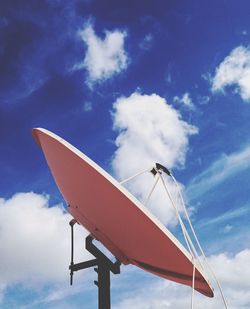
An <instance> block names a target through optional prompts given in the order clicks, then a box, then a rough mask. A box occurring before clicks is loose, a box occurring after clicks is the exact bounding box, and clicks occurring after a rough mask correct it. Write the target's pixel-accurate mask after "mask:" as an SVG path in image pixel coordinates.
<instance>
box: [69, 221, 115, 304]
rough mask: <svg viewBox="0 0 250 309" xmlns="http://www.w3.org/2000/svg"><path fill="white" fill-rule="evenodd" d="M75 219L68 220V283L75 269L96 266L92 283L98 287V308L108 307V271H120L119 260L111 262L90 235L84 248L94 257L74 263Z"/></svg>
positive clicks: (71, 279) (71, 281)
mask: <svg viewBox="0 0 250 309" xmlns="http://www.w3.org/2000/svg"><path fill="white" fill-rule="evenodd" d="M76 222H77V221H76V220H75V219H73V220H71V221H70V223H69V224H70V226H71V262H70V265H69V269H70V285H72V284H73V273H74V272H75V271H78V270H81V269H85V268H89V267H93V266H97V267H95V268H94V270H95V271H96V272H97V274H98V280H95V281H94V283H95V285H96V286H97V287H98V308H99V309H110V308H111V304H110V272H112V273H113V274H119V273H120V265H121V263H120V261H118V260H116V262H115V263H113V262H112V261H111V260H110V259H109V258H107V257H106V255H104V254H103V253H102V252H101V251H100V250H99V249H98V248H97V247H96V246H95V245H94V244H93V240H94V238H93V237H92V235H89V236H87V237H86V243H85V246H86V249H87V250H88V251H89V252H90V253H91V254H92V255H94V256H95V259H93V260H89V261H85V262H82V263H77V264H74V260H73V259H74V224H75V223H76Z"/></svg>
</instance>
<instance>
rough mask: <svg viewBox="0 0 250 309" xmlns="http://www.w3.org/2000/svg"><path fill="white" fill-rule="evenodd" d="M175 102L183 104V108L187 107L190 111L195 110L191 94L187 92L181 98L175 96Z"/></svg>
mask: <svg viewBox="0 0 250 309" xmlns="http://www.w3.org/2000/svg"><path fill="white" fill-rule="evenodd" d="M173 101H174V102H175V103H179V104H182V105H183V106H185V107H186V108H188V109H190V110H194V109H195V106H194V103H193V101H192V99H191V97H190V94H189V93H188V92H185V93H184V94H183V95H182V96H181V97H178V96H175V97H174V98H173Z"/></svg>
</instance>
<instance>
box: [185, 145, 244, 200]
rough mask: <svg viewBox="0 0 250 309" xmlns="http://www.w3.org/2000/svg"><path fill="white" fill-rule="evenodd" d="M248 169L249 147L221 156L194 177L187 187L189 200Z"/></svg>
mask: <svg viewBox="0 0 250 309" xmlns="http://www.w3.org/2000/svg"><path fill="white" fill-rule="evenodd" d="M249 167H250V146H246V147H245V148H243V149H241V150H239V151H238V152H234V153H231V154H229V155H226V154H223V155H222V156H221V157H220V158H218V159H217V160H216V161H215V162H213V163H212V164H211V166H209V167H208V168H207V169H206V170H205V171H203V172H202V173H201V174H200V175H198V176H196V177H194V178H193V179H192V181H191V182H190V183H189V184H188V186H187V193H188V195H189V198H191V199H194V198H197V197H199V196H201V195H202V194H204V193H206V192H207V191H209V190H211V189H212V188H214V187H215V186H217V185H219V184H220V183H222V182H223V181H225V180H226V179H227V178H229V177H232V176H234V175H236V174H237V173H239V172H241V171H243V170H245V169H247V168H249Z"/></svg>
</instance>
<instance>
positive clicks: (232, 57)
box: [212, 46, 250, 101]
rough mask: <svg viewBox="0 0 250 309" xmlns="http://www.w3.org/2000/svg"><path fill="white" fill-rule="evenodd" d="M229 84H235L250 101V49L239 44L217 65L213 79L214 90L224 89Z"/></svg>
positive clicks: (243, 96) (238, 90)
mask: <svg viewBox="0 0 250 309" xmlns="http://www.w3.org/2000/svg"><path fill="white" fill-rule="evenodd" d="M227 86H235V87H236V88H235V89H236V91H237V92H238V93H239V95H240V96H241V98H242V99H243V100H245V101H250V49H249V47H244V46H239V47H237V48H235V49H233V50H232V51H231V53H230V54H229V55H228V56H227V57H226V58H225V59H224V60H223V61H222V62H221V64H220V65H219V66H218V67H217V69H216V72H215V76H214V77H213V79H212V91H213V92H217V91H223V90H224V89H225V88H226V87H227Z"/></svg>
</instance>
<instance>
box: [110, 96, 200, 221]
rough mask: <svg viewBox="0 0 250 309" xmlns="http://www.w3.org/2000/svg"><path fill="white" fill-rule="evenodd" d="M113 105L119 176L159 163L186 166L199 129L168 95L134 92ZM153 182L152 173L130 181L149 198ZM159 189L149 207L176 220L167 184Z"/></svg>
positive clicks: (162, 216)
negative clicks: (192, 138) (184, 117)
mask: <svg viewBox="0 0 250 309" xmlns="http://www.w3.org/2000/svg"><path fill="white" fill-rule="evenodd" d="M113 108H114V110H113V121H114V130H116V131H117V132H118V137H117V138H116V146H117V150H116V152H115V154H114V156H113V160H112V167H113V170H114V173H115V175H116V177H117V178H118V179H121V180H122V179H125V178H127V177H129V176H132V175H133V174H135V173H137V172H138V171H140V170H144V169H146V168H150V167H151V166H153V165H154V163H156V162H159V163H161V164H163V165H166V166H167V167H168V168H170V169H171V168H174V167H180V166H183V165H184V163H185V158H186V153H187V150H188V140H189V136H190V135H192V134H195V133H197V132H198V130H197V128H196V127H194V126H191V125H189V124H188V123H186V122H185V121H183V120H182V119H181V115H180V114H179V113H178V112H177V111H176V110H175V109H174V108H173V107H171V106H170V105H168V104H167V102H166V101H165V99H164V98H162V97H160V96H158V95H156V94H152V95H141V94H139V93H133V94H132V95H131V96H130V97H127V98H126V97H121V98H119V99H118V100H117V101H116V102H115V103H114V106H113ZM153 181H154V180H153V176H152V174H150V173H148V174H147V175H145V176H140V177H138V178H136V179H135V180H134V181H132V182H131V183H129V189H130V190H131V191H132V192H133V193H134V194H136V195H137V196H138V197H139V198H140V199H141V200H142V201H145V199H146V197H147V195H148V193H149V191H150V189H151V187H152V185H153ZM157 190H158V192H157ZM157 190H156V192H155V193H154V195H153V196H152V200H151V203H150V204H149V208H150V209H151V211H152V212H153V213H154V214H155V215H156V216H157V217H158V218H159V219H160V220H161V221H163V222H164V223H175V220H174V213H173V210H172V208H170V206H169V202H168V201H167V200H166V199H165V198H164V197H165V196H166V194H165V193H164V190H163V187H162V186H160V185H159V186H158V189H157Z"/></svg>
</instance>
